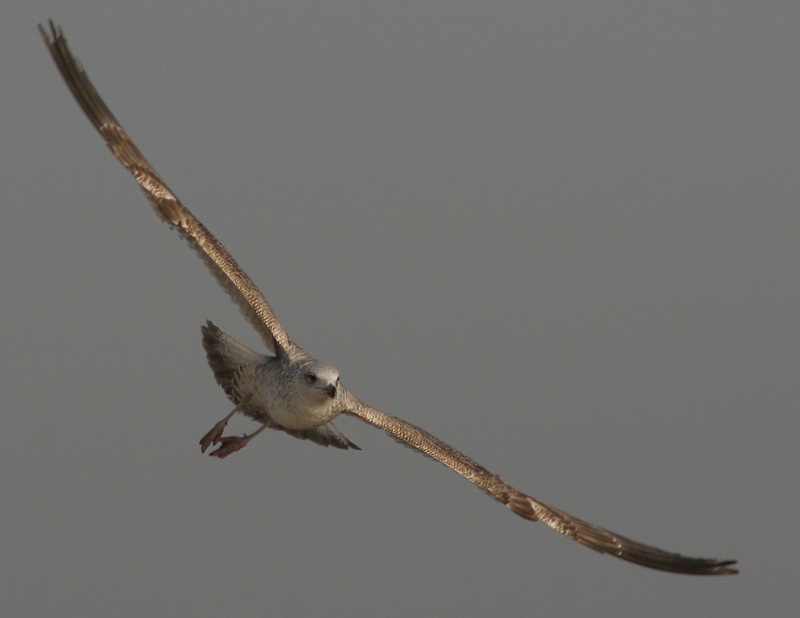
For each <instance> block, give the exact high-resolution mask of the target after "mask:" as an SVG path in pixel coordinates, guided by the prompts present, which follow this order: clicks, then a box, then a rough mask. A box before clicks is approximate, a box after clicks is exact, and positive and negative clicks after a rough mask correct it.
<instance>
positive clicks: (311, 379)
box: [306, 371, 317, 382]
mask: <svg viewBox="0 0 800 618" xmlns="http://www.w3.org/2000/svg"><path fill="white" fill-rule="evenodd" d="M306 380H308V381H309V382H316V381H317V374H316V373H314V372H313V371H309V372H308V373H307V374H306Z"/></svg>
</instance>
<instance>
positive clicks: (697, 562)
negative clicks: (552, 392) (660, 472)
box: [348, 395, 738, 575]
mask: <svg viewBox="0 0 800 618" xmlns="http://www.w3.org/2000/svg"><path fill="white" fill-rule="evenodd" d="M350 396H351V397H353V396H352V395H350ZM348 414H351V415H353V416H356V417H358V418H360V419H361V420H363V421H366V422H367V423H369V424H370V425H374V426H375V427H377V428H379V429H382V430H383V431H385V432H386V433H388V434H389V435H390V436H392V437H393V438H394V439H395V440H398V441H399V442H401V443H403V444H404V445H406V446H410V447H411V448H413V449H416V450H417V451H419V452H421V453H423V454H424V455H427V456H428V457H430V458H431V459H434V460H436V461H438V462H439V463H441V464H443V465H445V466H447V467H448V468H450V469H451V470H453V471H454V472H457V473H458V474H460V475H461V476H463V477H464V478H466V479H467V480H468V481H471V482H472V483H474V484H475V485H476V486H478V487H479V488H480V489H482V490H483V491H485V492H486V493H488V494H489V495H490V496H492V497H493V498H494V499H495V500H498V501H499V502H502V503H503V504H505V505H506V506H507V507H508V508H509V509H511V510H512V511H513V512H514V513H516V514H517V515H519V516H520V517H524V518H525V519H529V520H531V521H541V522H543V523H545V524H547V525H548V526H549V527H550V528H552V529H553V530H555V531H556V532H559V533H561V534H563V535H564V536H567V537H569V538H571V539H573V540H575V541H577V542H578V543H581V544H582V545H585V546H586V547H589V548H591V549H594V550H595V551H598V552H601V553H604V554H610V555H612V556H616V557H617V558H621V559H622V560H627V561H628V562H633V563H636V564H639V565H641V566H645V567H649V568H651V569H657V570H660V571H671V572H673V573H685V574H687V575H732V574H735V573H737V572H738V571H737V570H736V569H735V568H732V567H731V565H733V564H735V563H736V561H735V560H717V559H715V558H691V557H688V556H683V555H681V554H676V553H673V552H667V551H664V550H661V549H658V548H656V547H652V546H650V545H645V544H643V543H639V542H638V541H634V540H632V539H629V538H626V537H624V536H622V535H620V534H616V533H615V532H611V531H609V530H605V529H604V528H600V527H599V526H595V525H594V524H590V523H588V522H586V521H583V520H581V519H578V518H577V517H573V516H572V515H570V514H569V513H566V512H564V511H562V510H560V509H557V508H555V507H552V506H550V505H548V504H545V503H544V502H540V501H539V500H536V499H535V498H532V497H531V496H528V495H526V494H524V493H522V492H521V491H519V490H517V489H515V488H514V487H512V486H511V485H509V484H508V483H506V482H505V481H503V479H501V478H500V477H499V476H497V475H496V474H492V473H491V472H489V471H488V470H487V469H486V468H484V467H483V466H481V465H480V464H479V463H477V462H476V461H474V460H473V459H470V458H469V457H467V456H466V455H464V453H462V452H461V451H459V450H457V449H454V448H453V447H452V446H450V445H449V444H446V443H444V442H442V441H441V440H439V439H438V438H436V437H435V436H433V435H431V434H429V433H428V432H427V431H425V430H424V429H421V428H420V427H417V426H416V425H412V424H411V423H408V422H406V421H404V420H402V419H400V418H397V417H395V416H390V415H389V414H386V413H385V412H382V411H380V410H377V409H375V408H373V407H371V406H368V405H366V404H364V403H363V402H361V401H359V400H357V399H356V398H355V397H353V405H351V407H350V409H349V410H348Z"/></svg>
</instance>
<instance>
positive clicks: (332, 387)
mask: <svg viewBox="0 0 800 618" xmlns="http://www.w3.org/2000/svg"><path fill="white" fill-rule="evenodd" d="M322 390H324V391H325V392H326V393H328V397H330V398H331V399H333V398H334V397H336V386H335V385H334V384H328V386H326V387H325V388H323V389H322Z"/></svg>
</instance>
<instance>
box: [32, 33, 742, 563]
mask: <svg viewBox="0 0 800 618" xmlns="http://www.w3.org/2000/svg"><path fill="white" fill-rule="evenodd" d="M39 31H40V32H41V34H42V37H43V38H44V41H45V44H46V45H47V47H48V49H49V50H50V53H51V55H52V56H53V59H54V60H55V63H56V65H57V66H58V69H59V71H60V72H61V75H62V77H63V78H64V80H65V81H66V83H67V85H68V86H69V88H70V90H71V91H72V94H73V95H74V96H75V99H76V100H77V101H78V104H79V105H80V106H81V108H82V109H83V111H84V112H85V113H86V115H87V116H88V117H89V119H90V120H91V121H92V124H94V126H95V128H97V130H98V131H99V132H100V134H101V135H102V136H103V138H104V139H105V140H106V143H107V144H108V147H109V148H110V149H111V152H112V153H114V156H115V157H116V158H117V159H119V161H120V162H121V163H122V164H123V165H124V166H125V167H126V168H127V169H128V170H129V171H130V172H131V173H132V174H133V176H134V177H135V178H136V180H137V182H138V183H139V184H140V185H141V187H142V189H143V190H144V192H145V194H146V195H147V197H148V199H149V200H150V201H151V203H152V204H153V206H154V208H155V210H156V212H157V213H158V215H159V216H160V217H161V218H162V219H163V220H164V221H166V222H167V223H169V224H170V225H171V226H173V227H175V228H176V229H177V230H178V232H180V234H181V235H182V236H183V237H184V238H185V239H186V240H188V241H189V244H190V245H192V246H193V247H194V248H195V249H196V250H197V252H198V253H199V254H200V256H201V257H202V258H203V260H204V261H205V263H206V265H207V266H208V267H209V269H210V270H211V272H212V273H213V274H214V276H215V277H216V278H217V280H218V281H219V282H220V284H222V286H223V287H224V288H225V290H226V291H227V292H228V293H229V294H230V295H231V297H232V298H233V300H234V302H236V303H237V304H238V305H239V307H240V308H241V310H242V313H244V315H245V317H246V318H247V319H248V321H249V322H250V323H251V324H252V325H253V326H254V327H255V328H256V330H257V331H258V332H259V333H260V334H261V336H262V338H263V339H264V341H265V343H266V344H267V346H268V347H269V348H270V349H271V350H272V351H273V352H275V353H276V354H278V355H280V354H285V355H286V356H288V357H289V358H302V357H304V356H305V353H304V352H303V351H302V350H301V349H300V348H299V347H297V346H296V345H295V344H294V342H293V341H292V340H291V338H290V337H289V335H288V334H287V333H286V331H284V329H283V327H282V326H281V324H280V322H278V320H277V318H276V317H275V314H274V312H273V311H272V308H271V307H270V305H269V303H268V302H267V300H266V298H264V296H263V294H261V292H260V291H259V290H258V288H256V286H255V285H254V284H253V282H252V281H251V280H250V278H249V277H248V276H247V275H246V274H245V273H244V271H243V270H242V269H241V268H240V267H239V265H238V264H237V263H236V261H235V260H234V259H233V257H231V255H230V254H229V253H228V252H227V251H226V250H225V248H224V247H223V246H222V245H221V244H220V243H219V241H217V239H216V238H214V236H213V235H212V234H211V233H210V232H209V231H208V230H207V229H206V228H205V227H204V226H203V225H202V224H201V223H200V222H199V221H198V220H197V219H196V218H195V217H194V215H192V213H191V212H189V210H188V209H187V208H186V207H184V206H183V205H182V204H181V203H180V202H179V201H178V199H177V198H176V197H175V195H174V194H173V193H172V191H171V190H170V189H169V188H168V187H167V185H166V184H165V183H164V181H163V180H161V178H160V176H159V175H158V174H157V173H156V171H155V170H154V169H153V168H152V166H151V165H150V164H149V163H148V162H147V160H146V159H145V158H144V156H142V154H141V152H139V149H138V148H137V147H136V146H135V145H134V144H133V142H132V141H131V139H130V138H129V137H128V135H127V133H126V132H125V131H124V129H123V128H122V127H121V126H120V124H119V123H118V122H117V120H116V119H115V118H114V116H113V115H112V114H111V112H110V111H109V109H108V107H106V105H105V103H103V100H102V99H101V98H100V96H99V94H98V93H97V91H96V90H95V89H94V86H92V84H91V82H90V81H89V78H88V77H87V75H86V73H85V72H84V71H83V69H82V68H81V67H80V65H79V64H78V62H77V61H76V60H75V58H74V57H73V56H72V54H71V53H70V50H69V48H68V47H67V42H66V39H65V38H64V35H63V33H62V32H61V30H60V29H59V28H57V27H56V26H55V24H54V23H53V22H52V21H50V33H48V32H47V31H46V30H45V29H44V28H43V27H42V26H41V25H40V26H39ZM51 35H52V36H51ZM221 377H222V379H223V382H224V381H225V376H224V375H222V376H221ZM348 395H349V394H348ZM349 397H351V402H350V403H351V405H350V406H349V408H348V414H351V415H353V416H356V417H358V418H360V419H361V420H363V421H365V422H367V423H370V424H372V425H374V426H375V427H378V428H380V429H382V430H384V431H385V432H386V433H388V434H389V435H390V436H392V437H393V438H395V439H396V440H398V441H400V442H402V443H403V444H405V445H407V446H410V447H412V448H414V449H416V450H418V451H420V452H421V453H423V454H425V455H427V456H428V457H431V458H432V459H435V460H436V461H438V462H440V463H442V464H444V465H445V466H447V467H449V468H451V469H452V470H454V471H455V472H457V473H458V474H460V475H461V476H463V477H464V478H466V479H468V480H469V481H471V482H472V483H474V484H475V485H477V486H478V487H479V488H481V489H482V490H483V491H485V492H486V493H488V494H489V495H490V496H492V497H493V498H495V499H496V500H498V501H500V502H501V503H503V504H505V505H506V506H507V507H508V508H510V509H511V510H512V511H513V512H514V513H516V514H517V515H519V516H520V517H524V518H525V519H529V520H532V521H542V522H544V523H545V524H547V525H548V526H549V527H551V528H552V529H553V530H555V531H557V532H559V533H561V534H563V535H565V536H568V537H570V538H572V539H574V540H575V541H577V542H579V543H581V544H583V545H586V546H587V547H590V548H591V549H594V550H596V551H598V552H602V553H606V554H610V555H612V556H616V557H618V558H621V559H623V560H628V561H629V562H634V563H636V564H640V565H642V566H646V567H650V568H653V569H659V570H662V571H672V572H675V573H686V574H691V575H730V574H733V573H736V572H737V571H736V569H734V568H733V567H732V565H733V564H735V563H736V561H735V560H716V559H713V558H690V557H686V556H682V555H680V554H676V553H671V552H666V551H663V550H660V549H657V548H655V547H651V546H649V545H644V544H642V543H639V542H637V541H633V540H631V539H628V538H626V537H623V536H620V535H618V534H615V533H613V532H610V531H608V530H604V529H603V528H599V527H597V526H594V525H592V524H590V523H588V522H585V521H583V520H581V519H578V518H576V517H573V516H571V515H569V514H568V513H565V512H564V511H561V510H559V509H556V508H554V507H552V506H549V505H547V504H545V503H543V502H539V501H538V500H535V499H534V498H531V497H530V496H527V495H525V494H523V493H522V492H520V491H518V490H517V489H515V488H514V487H512V486H510V485H508V484H507V483H505V482H504V481H503V480H502V479H501V478H500V477H499V476H497V475H495V474H492V473H491V472H489V471H488V470H486V468H484V467H483V466H481V465H480V464H478V463H477V462H476V461H473V460H472V459H470V458H469V457H467V456H466V455H464V454H463V453H461V452H460V451H458V450H456V449H454V448H452V447H451V446H449V445H448V444H445V443H444V442H442V441H441V440H439V439H438V438H435V437H434V436H432V435H431V434H429V433H428V432H426V431H425V430H423V429H420V428H419V427H416V426H415V425H412V424H410V423H407V422H405V421H403V420H402V419H399V418H396V417H393V416H390V415H388V414H386V413H384V412H381V411H380V410H377V409H375V408H372V407H370V406H367V405H365V404H364V403H362V402H361V401H359V400H358V399H357V398H355V397H354V396H352V395H349ZM293 435H294V434H293ZM298 437H304V438H310V439H313V437H311V436H306V435H301V436H298ZM325 439H330V436H328V437H327V438H325ZM332 439H336V436H333V438H332ZM345 439H346V438H345ZM353 447H355V445H352V444H351V445H350V448H353Z"/></svg>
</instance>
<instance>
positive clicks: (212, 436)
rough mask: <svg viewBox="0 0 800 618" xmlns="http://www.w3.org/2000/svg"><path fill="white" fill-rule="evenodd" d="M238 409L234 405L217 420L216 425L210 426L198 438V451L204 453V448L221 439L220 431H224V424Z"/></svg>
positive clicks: (217, 442)
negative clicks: (208, 429)
mask: <svg viewBox="0 0 800 618" xmlns="http://www.w3.org/2000/svg"><path fill="white" fill-rule="evenodd" d="M238 411H239V406H236V407H235V408H234V409H233V410H231V413H230V414H228V416H226V417H225V418H223V419H222V420H221V421H219V422H218V423H217V424H216V425H214V426H213V427H212V428H211V431H209V432H208V433H207V434H206V435H204V436H203V437H202V438H200V452H201V453H205V452H206V449H207V448H208V447H209V446H211V445H212V444H219V443H220V441H221V440H222V432H223V431H225V425H227V424H228V421H229V420H231V417H232V416H233V415H234V414H236V413H237V412H238Z"/></svg>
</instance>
